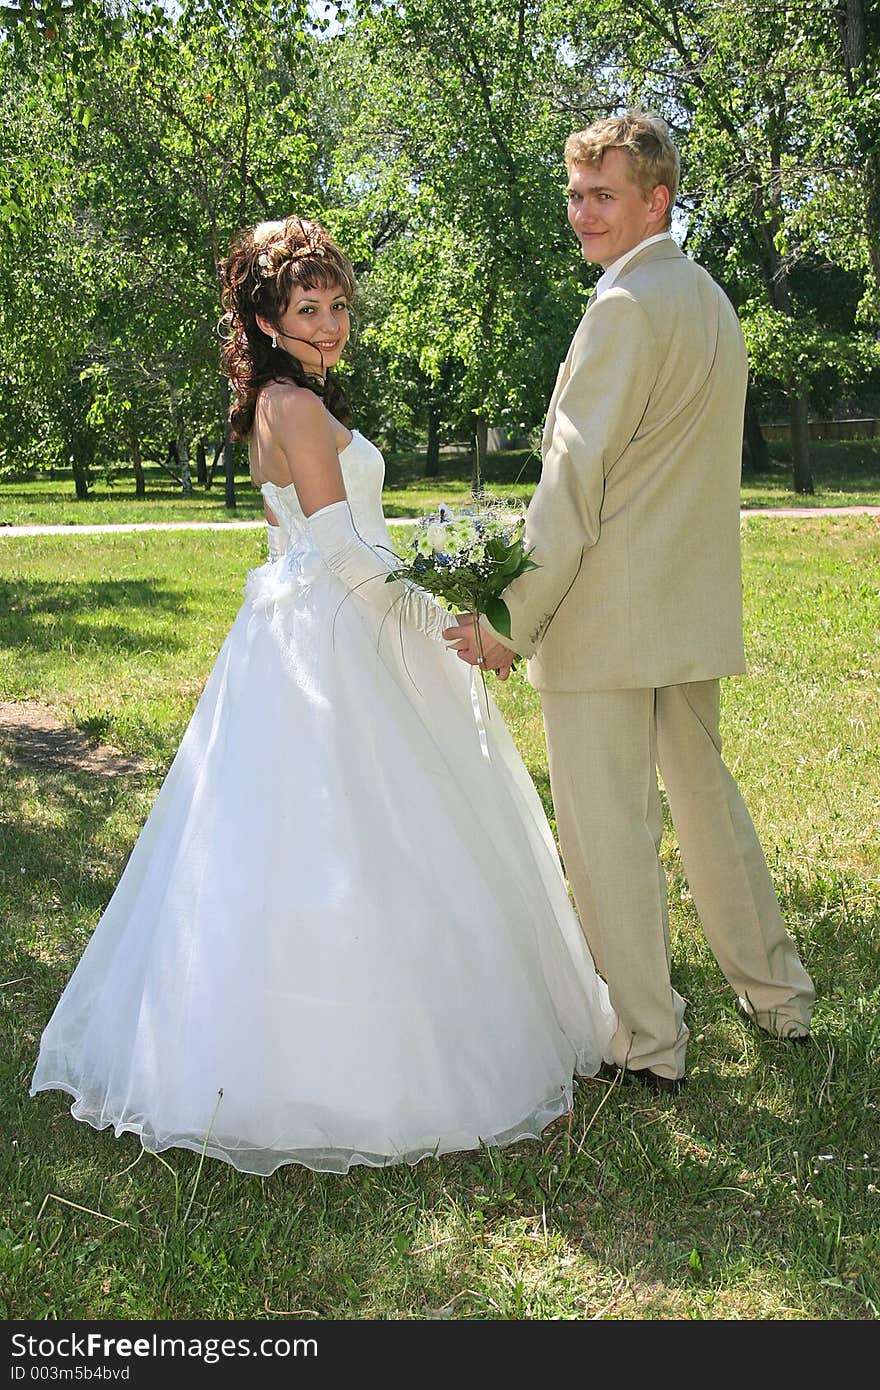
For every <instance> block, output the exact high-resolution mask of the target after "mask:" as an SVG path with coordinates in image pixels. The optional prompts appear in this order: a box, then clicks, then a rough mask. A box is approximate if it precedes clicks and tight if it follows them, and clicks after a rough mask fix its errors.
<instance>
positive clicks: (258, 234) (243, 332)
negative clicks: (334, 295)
mask: <svg viewBox="0 0 880 1390" xmlns="http://www.w3.org/2000/svg"><path fill="white" fill-rule="evenodd" d="M297 285H299V286H301V287H302V288H303V289H307V290H314V289H323V290H326V289H331V288H334V287H336V286H338V287H339V290H340V291H341V293H342V294H344V295H345V297H346V299H347V300H348V302H349V304H350V305H351V304H352V303H353V302H354V298H355V293H356V289H357V286H356V282H355V276H354V269H353V267H352V264H351V261H350V260H349V259H348V257H347V256H346V255H345V253H344V252H343V251H340V249H339V247H338V246H337V245H336V243H335V242H334V240H333V238H332V237H331V236H330V233H329V232H328V231H327V230H326V228H325V227H322V226H321V224H320V222H313V221H309V220H308V219H306V218H304V217H286V218H284V220H283V221H278V222H259V223H258V224H257V225H256V226H255V227H245V228H244V229H243V231H241V232H239V234H238V236H237V237H236V238H235V241H234V242H233V244H232V248H231V250H230V252H229V255H228V256H227V257H226V259H225V260H224V261H223V262H222V263H221V266H220V302H221V304H222V306H223V318H222V320H221V338H222V342H223V346H222V348H221V357H222V362H223V370H224V372H225V373H226V375H227V376H228V377H229V381H230V384H231V386H232V389H233V391H234V392H235V400H234V402H233V404H232V408H231V410H230V412H229V423H230V425H231V427H232V437H233V439H244V438H246V436H247V435H248V434H249V433H250V431H251V427H252V426H253V423H254V412H255V410H256V406H257V396H258V395H259V393H260V390H261V389H262V387H263V386H265V385H266V383H267V382H269V381H293V382H295V383H296V385H297V386H305V387H307V388H308V389H309V390H310V391H314V392H315V395H317V396H320V397H321V399H322V400H323V402H324V404H325V405H326V407H327V409H328V410H329V411H330V413H331V414H332V415H334V416H335V417H336V419H337V420H340V421H341V422H342V424H344V425H347V424H349V423H350V420H351V411H350V409H349V406H348V402H347V400H346V398H345V393H344V391H343V390H342V387H341V386H340V384H339V382H338V381H337V380H336V378H335V377H334V376H333V375H332V373H331V372H329V371H328V372H327V373H326V376H325V379H324V381H323V382H322V381H321V380H320V378H319V377H317V376H310V375H309V373H308V371H307V370H306V368H305V367H304V366H303V364H302V363H301V362H300V361H298V360H297V358H295V357H292V356H291V355H290V354H289V353H287V352H285V351H284V349H283V348H282V347H280V346H279V347H274V348H273V346H272V339H271V337H270V336H269V335H268V334H266V333H264V332H263V330H262V328H260V326H259V324H258V323H257V314H259V315H260V316H261V317H262V318H264V319H267V320H268V322H269V323H271V324H277V323H278V321H279V320H280V319H281V318H282V317H283V315H284V312H285V310H286V309H287V306H288V304H289V303H290V297H291V295H292V293H293V290H294V288H295V287H296V286H297Z"/></svg>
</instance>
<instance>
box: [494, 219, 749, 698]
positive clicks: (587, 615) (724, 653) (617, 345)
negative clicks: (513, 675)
mask: <svg viewBox="0 0 880 1390" xmlns="http://www.w3.org/2000/svg"><path fill="white" fill-rule="evenodd" d="M747 375H748V364H747V357H746V349H745V344H744V342H743V337H742V332H741V330H740V326H739V322H738V320H737V317H736V314H735V312H734V310H733V308H732V306H731V304H730V302H729V301H728V299H727V298H726V296H725V295H724V293H723V292H722V290H721V289H720V288H719V286H718V285H716V283H715V281H714V280H713V279H712V277H711V276H710V275H709V274H708V272H707V271H705V270H704V269H703V268H702V267H701V266H699V265H696V264H695V263H694V262H693V261H691V260H689V259H688V258H687V257H686V256H685V255H683V254H682V252H681V251H680V250H679V248H678V247H677V246H676V245H675V243H674V242H673V241H671V240H669V241H665V242H655V243H654V244H653V245H651V246H648V247H645V249H644V250H643V251H641V252H639V253H638V254H637V255H636V256H634V257H633V258H632V260H631V261H629V263H628V264H627V265H626V266H625V267H624V269H623V270H622V272H621V274H620V277H619V279H618V280H617V281H616V283H615V284H614V285H613V286H612V287H611V288H610V289H609V290H607V291H606V292H605V293H604V294H602V295H601V296H600V297H599V298H598V299H596V300H595V301H594V302H592V303H591V304H590V305H589V306H588V307H587V310H586V313H585V314H584V316H583V319H582V320H581V322H580V324H579V326H578V328H577V331H576V332H575V335H574V338H573V339H572V343H571V347H570V348H569V351H568V355H567V356H566V359H565V361H564V362H563V363H562V366H561V367H560V369H559V376H558V378H557V381H556V387H555V389H554V391H553V396H552V399H551V401H550V407H549V410H548V412H547V421H546V425H545V428H544V437H543V445H542V457H543V467H542V472H541V480H540V482H539V484H538V487H537V489H536V491H535V494H534V497H533V498H532V501H531V504H530V506H529V509H528V514H527V520H526V542H527V544H528V545H529V546H531V547H533V548H534V553H533V555H532V559H533V560H534V561H535V562H536V564H538V565H539V566H540V568H539V569H537V570H533V571H530V572H529V573H528V574H525V575H523V576H522V577H521V578H520V579H518V580H515V581H514V583H513V584H511V585H510V586H509V587H508V588H507V589H506V591H505V593H504V600H505V602H506V603H507V605H508V608H509V609H510V614H511V637H510V638H509V639H507V638H503V639H502V640H504V641H506V642H507V644H508V645H509V646H511V645H512V646H513V647H514V648H515V650H516V651H518V652H519V653H520V654H521V655H523V656H529V657H531V660H530V662H529V679H530V680H531V682H532V684H533V685H535V686H536V687H537V688H538V689H539V690H549V691H573V690H616V689H632V688H639V687H647V686H660V685H678V684H681V683H684V682H687V681H700V680H710V679H712V678H714V677H716V676H724V675H733V674H736V673H740V672H742V671H744V670H745V658H744V653H743V640H742V583H741V571H740V530H739V486H740V468H741V445H742V427H743V410H744V405H745V391H746V380H747Z"/></svg>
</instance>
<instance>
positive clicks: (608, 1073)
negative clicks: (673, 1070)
mask: <svg viewBox="0 0 880 1390" xmlns="http://www.w3.org/2000/svg"><path fill="white" fill-rule="evenodd" d="M597 1075H598V1076H600V1077H601V1079H602V1080H603V1081H613V1082H620V1084H621V1085H623V1083H624V1082H625V1081H627V1080H629V1079H630V1078H631V1079H632V1080H633V1081H638V1083H639V1085H640V1086H646V1087H647V1088H648V1090H649V1091H661V1092H663V1094H664V1095H673V1096H674V1095H678V1094H679V1092H680V1091H683V1090H684V1088H685V1084H686V1078H685V1077H683V1076H661V1075H660V1073H659V1072H656V1071H652V1070H651V1068H650V1067H640V1068H636V1069H633V1070H632V1071H631V1070H630V1069H629V1067H616V1066H614V1064H613V1063H611V1062H603V1063H602V1065H601V1067H600V1068H599V1071H598V1073H597Z"/></svg>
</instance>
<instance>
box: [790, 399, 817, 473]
mask: <svg viewBox="0 0 880 1390" xmlns="http://www.w3.org/2000/svg"><path fill="white" fill-rule="evenodd" d="M808 417H809V399H808V397H807V395H806V393H803V392H802V393H801V394H800V395H799V396H797V397H796V398H795V400H794V402H793V404H792V408H791V425H790V429H791V455H792V459H793V461H794V490H795V492H805V493H811V494H812V493H813V492H815V488H814V487H813V474H812V470H811V468H810V431H809V424H808Z"/></svg>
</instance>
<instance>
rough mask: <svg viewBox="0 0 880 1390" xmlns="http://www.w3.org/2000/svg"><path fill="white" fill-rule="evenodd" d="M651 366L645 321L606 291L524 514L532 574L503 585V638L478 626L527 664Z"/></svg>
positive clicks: (641, 399) (578, 555) (577, 553)
mask: <svg viewBox="0 0 880 1390" xmlns="http://www.w3.org/2000/svg"><path fill="white" fill-rule="evenodd" d="M659 367H660V362H659V354H658V348H657V343H656V340H655V338H654V334H653V332H652V330H651V327H650V324H649V322H648V319H647V316H646V314H645V312H644V310H643V309H642V308H641V307H640V306H639V304H638V303H637V302H636V300H634V299H633V298H632V296H631V295H630V294H629V293H627V292H626V291H625V290H621V289H619V288H617V287H612V289H610V290H608V291H607V292H606V293H605V294H603V295H602V297H601V298H600V299H598V300H597V301H596V303H595V304H593V305H592V306H591V308H590V309H588V310H587V314H586V315H585V318H584V320H583V322H582V324H581V327H580V328H579V330H578V332H577V333H576V335H575V338H574V341H573V343H572V347H571V371H570V375H569V379H568V381H567V382H566V384H565V386H564V387H563V389H562V392H561V393H560V396H559V398H558V400H557V402H556V407H555V410H554V419H553V425H552V433H551V437H550V442H549V445H548V448H547V450H546V453H545V455H544V462H543V467H542V470H541V481H540V482H539V483H538V486H537V488H536V489H535V493H534V496H533V497H532V501H531V503H530V504H529V509H528V512H527V514H526V545H527V546H529V547H531V548H532V550H533V553H532V556H531V558H532V560H533V561H534V562H535V564H536V565H538V566H539V568H538V569H535V570H530V571H529V572H528V573H527V574H524V575H522V576H520V578H519V579H516V580H514V582H513V583H512V584H510V585H508V587H507V589H505V591H504V595H503V598H504V602H505V603H506V604H507V607H508V609H509V610H510V620H511V635H510V637H509V638H508V637H504V636H502V635H501V634H500V633H496V632H495V631H494V629H491V628H489V624H488V623H486V621H485V619H483V620H481V625H482V626H484V627H486V628H487V630H489V631H491V632H492V635H493V636H496V637H498V638H499V639H500V640H501V641H502V642H504V643H506V645H507V646H509V647H510V646H512V647H513V649H514V650H515V651H517V652H518V653H519V654H520V655H521V656H531V655H532V654H533V652H534V651H535V649H536V647H537V646H538V645H539V643H540V641H541V638H542V637H543V635H544V632H545V631H546V629H547V627H548V626H549V623H550V620H551V619H552V617H553V615H554V613H555V612H556V609H557V608H558V607H559V605H560V603H561V602H562V600H563V599H564V597H565V595H566V593H567V592H568V590H569V589H570V588H571V585H572V584H573V582H574V580H575V578H576V576H577V573H578V570H579V568H580V565H581V563H582V560H583V555H584V552H585V551H586V550H587V549H589V547H590V546H593V545H595V544H596V542H597V540H598V539H599V535H600V532H601V527H602V523H601V515H602V501H603V498H604V494H605V479H606V477H607V476H608V474H609V473H610V472H611V470H612V468H614V466H615V464H616V463H617V461H618V459H619V458H620V456H621V454H622V453H623V452H624V450H625V449H626V447H627V445H628V444H629V443H630V441H631V440H632V439H633V437H634V436H635V435H636V434H637V433H638V430H639V427H640V425H641V423H642V420H643V418H644V414H645V409H646V406H647V404H648V400H649V397H650V395H651V391H652V389H653V386H654V383H655V381H656V379H657V373H658V371H659Z"/></svg>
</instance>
